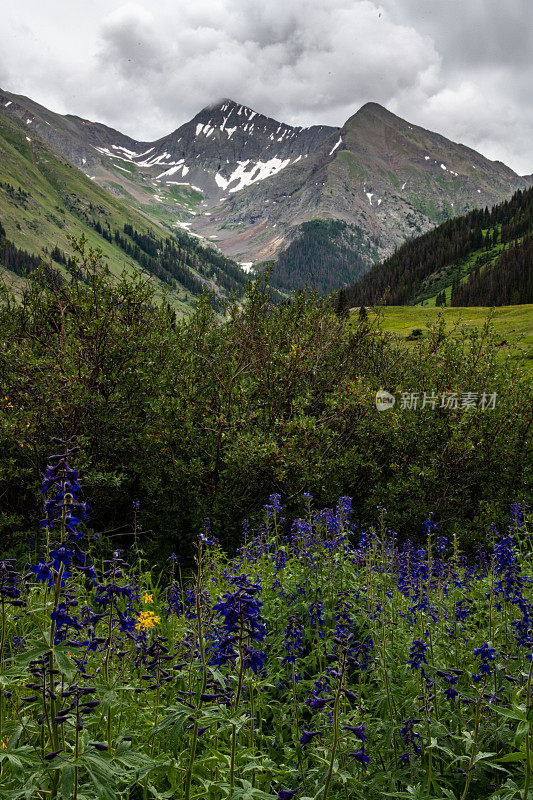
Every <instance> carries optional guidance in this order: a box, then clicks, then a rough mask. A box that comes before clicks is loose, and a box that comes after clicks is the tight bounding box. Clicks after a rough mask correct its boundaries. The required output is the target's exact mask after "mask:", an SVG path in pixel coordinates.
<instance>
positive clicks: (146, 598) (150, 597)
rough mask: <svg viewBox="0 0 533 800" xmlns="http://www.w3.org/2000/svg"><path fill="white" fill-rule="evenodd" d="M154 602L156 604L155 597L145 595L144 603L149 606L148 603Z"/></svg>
mask: <svg viewBox="0 0 533 800" xmlns="http://www.w3.org/2000/svg"><path fill="white" fill-rule="evenodd" d="M153 602H154V596H153V594H145V595H144V596H143V603H146V604H148V603H153Z"/></svg>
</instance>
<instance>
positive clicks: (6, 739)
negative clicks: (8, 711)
mask: <svg viewBox="0 0 533 800" xmlns="http://www.w3.org/2000/svg"><path fill="white" fill-rule="evenodd" d="M10 739H11V736H4V738H3V739H1V740H0V747H1V748H2V750H7V743H8V742H9V740H10Z"/></svg>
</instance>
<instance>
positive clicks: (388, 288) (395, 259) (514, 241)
mask: <svg viewBox="0 0 533 800" xmlns="http://www.w3.org/2000/svg"><path fill="white" fill-rule="evenodd" d="M532 230H533V188H530V189H527V190H523V191H522V190H518V191H517V192H516V193H515V194H514V195H513V197H512V198H511V199H510V200H508V201H506V202H504V203H501V204H499V205H497V206H494V208H492V209H490V210H489V209H488V208H487V207H485V209H475V210H473V211H470V212H469V213H468V214H465V215H464V216H462V217H455V218H454V219H450V220H447V221H446V222H444V223H443V224H442V225H439V227H438V228H435V229H434V230H432V231H429V232H428V233H426V234H423V235H422V236H419V237H418V238H416V239H413V240H412V241H410V242H407V243H406V244H404V245H402V247H400V248H398V250H397V251H396V252H395V253H394V254H393V255H392V256H390V258H388V259H387V260H386V261H384V262H382V263H381V264H377V265H375V266H374V267H373V268H372V269H371V270H370V271H369V272H367V273H366V275H364V277H363V278H361V279H360V280H359V281H358V282H357V283H354V284H353V285H351V286H349V287H347V290H346V291H347V298H348V301H349V304H350V306H361V305H409V304H410V303H414V302H417V300H418V295H419V292H420V289H421V287H422V285H423V283H424V281H425V279H426V278H428V277H429V276H430V275H432V274H433V273H437V272H439V271H441V270H446V268H448V269H449V270H450V271H451V274H450V283H451V284H452V297H451V304H452V305H454V306H457V305H507V304H514V303H530V302H532V300H533V296H532V293H531V271H532V266H533V263H532V258H531V232H532ZM475 254H477V256H476V258H475V263H476V266H475V268H474V270H473V271H472V273H471V274H470V275H469V276H467V278H466V281H464V278H463V276H462V274H461V264H460V263H458V262H461V261H462V260H463V259H466V258H469V257H472V256H473V255H475ZM511 298H512V299H511ZM437 300H439V301H440V302H437V305H442V304H445V303H446V299H445V292H440V293H438V294H437Z"/></svg>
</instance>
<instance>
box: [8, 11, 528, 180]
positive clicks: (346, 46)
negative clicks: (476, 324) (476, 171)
mask: <svg viewBox="0 0 533 800" xmlns="http://www.w3.org/2000/svg"><path fill="white" fill-rule="evenodd" d="M532 8H533V4H532V3H531V0H381V2H377V0H376V2H374V0H267V1H266V2H265V0H131V1H129V2H122V1H121V0H90V2H89V1H88V0H45V1H44V2H43V0H3V2H2V26H1V28H0V86H1V87H2V88H4V89H7V90H8V91H12V92H16V93H19V94H26V95H28V96H29V97H31V98H32V99H34V100H37V101H38V102H40V103H42V104H43V105H45V106H47V107H49V108H52V109H53V110H54V111H58V112H60V113H74V114H79V115H80V116H83V117H87V118H89V119H92V120H98V121H100V122H105V123H107V124H108V125H112V126H113V127H115V128H118V129H119V130H121V131H123V132H124V133H127V134H129V135H130V136H133V137H135V138H138V139H142V140H152V139H155V138H157V137H159V136H162V135H164V134H166V133H169V132H170V131H171V130H173V129H175V128H176V127H178V125H180V124H182V123H183V122H186V121H187V120H188V119H190V118H191V117H193V116H194V115H195V114H196V113H197V112H198V111H199V110H200V109H201V108H202V107H203V106H205V105H208V104H209V103H212V102H215V101H217V100H219V99H221V98H223V97H231V98H232V99H234V100H237V101H239V102H242V103H244V104H246V105H249V106H251V107H252V108H254V109H256V110H258V111H261V112H263V113H265V114H268V115H270V116H273V117H275V118H276V119H279V120H282V121H284V122H289V123H292V124H297V125H310V124H313V123H327V124H330V125H342V124H343V123H344V122H345V121H346V119H348V117H350V116H351V115H352V114H353V113H355V111H357V109H358V108H359V107H360V106H361V105H363V103H365V102H367V101H369V100H373V101H376V102H379V103H382V104H383V105H385V106H386V107H387V108H389V109H390V110H391V111H393V112H394V113H396V114H398V115H399V116H401V117H404V118H405V119H408V120H409V121H411V122H414V123H416V124H418V125H423V126H424V127H426V128H430V129H431V130H435V131H438V132H440V133H442V134H444V135H445V136H448V137H449V138H451V139H453V140H455V141H460V142H464V143H465V144H468V145H470V146H471V147H474V148H475V149H477V150H479V151H480V152H482V153H483V154H484V155H486V156H488V157H489V158H493V159H499V160H501V161H504V162H505V163H507V164H508V165H509V166H511V167H512V168H513V169H515V170H516V171H517V172H519V173H522V174H525V173H531V172H533V106H532V103H531V100H532V91H531V87H532V86H533V68H532V64H533V56H532V53H533V12H532Z"/></svg>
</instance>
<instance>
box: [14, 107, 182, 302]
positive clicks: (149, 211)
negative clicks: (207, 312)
mask: <svg viewBox="0 0 533 800" xmlns="http://www.w3.org/2000/svg"><path fill="white" fill-rule="evenodd" d="M28 136H29V138H30V140H31V141H28V140H27V138H26V135H25V131H23V130H21V129H20V128H19V127H18V126H17V125H16V124H15V123H14V122H13V121H12V120H11V119H10V118H9V117H8V116H7V115H4V114H2V115H0V219H1V220H2V224H3V226H4V228H5V230H6V235H7V238H8V239H9V240H10V241H12V242H13V243H14V244H15V245H16V246H17V247H19V248H21V249H24V250H27V251H28V252H30V253H34V254H35V255H44V252H43V251H44V248H45V247H46V248H47V249H48V252H49V251H50V250H51V249H52V248H53V247H54V245H56V244H57V245H58V247H59V248H60V249H61V250H63V251H64V252H65V253H69V252H70V251H71V247H70V242H69V238H68V237H69V236H76V237H79V236H81V234H85V236H86V238H87V241H88V245H89V247H92V248H95V249H97V248H100V249H101V250H102V251H103V258H104V261H105V262H106V263H107V265H108V266H109V269H110V270H111V272H112V273H113V274H115V275H120V274H121V273H122V272H123V271H124V270H125V271H126V272H128V273H132V274H133V273H134V272H137V270H138V268H137V266H136V265H135V264H134V263H133V262H132V259H131V258H128V256H127V255H125V253H124V252H123V251H122V250H121V248H120V247H118V245H116V244H115V243H114V242H107V241H106V240H105V239H104V238H103V237H102V236H100V234H98V233H97V231H95V230H94V228H92V226H91V225H89V224H88V222H87V218H89V219H93V220H99V221H100V222H101V224H102V225H104V224H106V223H109V226H110V228H111V230H114V229H115V228H117V229H119V230H121V229H122V228H123V226H124V223H130V224H132V225H133V226H134V227H135V228H136V229H137V230H141V231H148V230H149V229H153V228H154V224H155V227H156V228H157V227H159V224H161V223H163V222H168V220H166V219H162V220H161V222H160V223H159V224H158V222H157V221H156V222H154V217H157V216H158V215H157V213H156V214H154V213H153V212H154V207H150V208H146V214H143V213H142V211H143V210H144V209H139V210H138V211H137V210H135V208H131V207H127V206H125V205H124V203H123V202H122V201H121V200H120V199H117V198H115V197H113V195H111V194H109V193H108V192H107V191H105V189H102V188H101V187H100V186H99V185H98V184H97V183H95V182H94V181H92V180H90V179H89V178H88V177H86V175H84V174H83V173H82V172H81V171H80V170H78V169H76V167H74V166H72V165H71V164H69V163H68V162H66V161H65V160H63V159H62V158H61V157H59V156H57V155H56V154H55V153H54V152H53V151H52V150H51V148H49V147H48V146H47V145H45V144H43V143H42V142H40V140H38V139H36V138H34V137H32V136H31V131H29V132H28ZM2 184H10V185H12V186H13V187H14V189H15V192H17V190H18V188H19V187H21V188H22V189H23V190H25V191H26V192H28V194H29V197H27V198H23V197H21V196H19V195H18V194H15V196H13V194H12V193H10V192H9V191H8V190H7V188H6V187H5V186H2ZM121 191H124V190H123V189H122V187H121ZM132 199H133V198H132ZM156 211H157V209H156ZM148 217H150V218H148ZM45 258H46V256H45ZM149 280H151V281H152V282H153V283H154V285H155V287H156V293H157V296H158V297H160V296H162V294H163V291H164V289H163V285H162V284H161V283H160V281H158V280H157V279H156V278H153V277H150V278H149ZM19 288H20V287H19ZM186 294H188V295H189V297H190V292H189V293H187V292H186V291H185V290H184V289H181V290H178V291H176V292H170V293H169V296H168V299H169V301H170V302H171V303H172V304H173V305H175V307H176V310H177V311H178V313H185V312H187V311H190V309H191V306H190V304H189V303H185V302H184V300H183V298H184V297H185V296H186Z"/></svg>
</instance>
